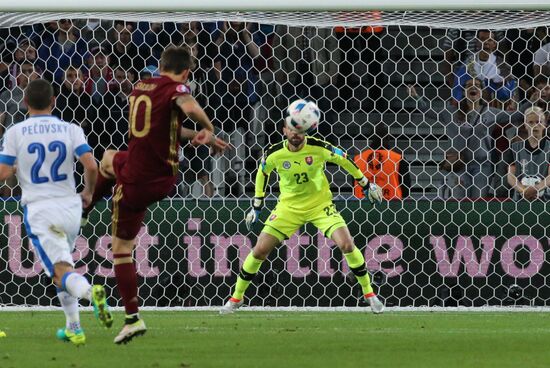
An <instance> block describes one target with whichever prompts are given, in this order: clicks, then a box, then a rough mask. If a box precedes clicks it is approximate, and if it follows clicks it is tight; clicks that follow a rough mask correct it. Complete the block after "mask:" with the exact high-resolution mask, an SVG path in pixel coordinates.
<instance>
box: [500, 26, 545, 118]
mask: <svg viewBox="0 0 550 368" xmlns="http://www.w3.org/2000/svg"><path fill="white" fill-rule="evenodd" d="M541 30H542V31H543V32H544V33H546V29H545V28H543V27H541V28H538V29H533V28H531V29H513V28H512V29H507V30H506V38H505V39H504V41H503V42H501V45H502V47H499V49H500V51H501V52H502V53H503V55H504V57H505V61H506V62H507V63H508V64H509V65H511V66H512V74H513V75H514V77H515V78H516V79H517V80H519V87H521V88H518V92H519V93H518V94H519V99H520V100H523V99H524V98H525V93H526V92H527V91H529V89H530V88H531V87H532V85H533V79H534V77H536V75H535V74H534V71H533V67H534V63H533V59H534V56H535V53H536V52H537V50H538V49H539V48H540V46H541V38H543V37H544V36H542V35H541ZM539 37H541V38H539ZM520 110H521V109H520Z"/></svg>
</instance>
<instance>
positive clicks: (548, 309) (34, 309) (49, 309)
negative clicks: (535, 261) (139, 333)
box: [0, 305, 550, 313]
mask: <svg viewBox="0 0 550 368" xmlns="http://www.w3.org/2000/svg"><path fill="white" fill-rule="evenodd" d="M220 308H221V306H215V307H141V308H140V311H153V312H218V311H219V310H220ZM80 310H81V311H92V310H93V309H92V307H81V309H80ZM111 310H112V311H124V308H122V307H112V308H111ZM52 311H61V307H39V306H1V305H0V313H1V312H52ZM240 312H266V313H269V312H324V313H327V312H370V309H369V308H368V307H246V306H245V307H243V308H242V309H240V310H239V313H240ZM385 312H386V313H388V312H389V313H393V312H397V313H401V312H468V313H471V312H474V313H487V312H492V313H494V312H542V313H550V306H544V307H532V306H506V307H504V306H503V307H500V306H484V307H427V306H426V307H387V308H386V309H385Z"/></svg>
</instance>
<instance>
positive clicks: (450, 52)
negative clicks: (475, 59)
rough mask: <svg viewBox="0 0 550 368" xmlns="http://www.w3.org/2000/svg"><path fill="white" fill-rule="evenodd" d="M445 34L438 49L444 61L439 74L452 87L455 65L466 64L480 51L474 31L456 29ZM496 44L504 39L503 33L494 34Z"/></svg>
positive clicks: (451, 29) (450, 29)
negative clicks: (442, 52)
mask: <svg viewBox="0 0 550 368" xmlns="http://www.w3.org/2000/svg"><path fill="white" fill-rule="evenodd" d="M446 32H447V34H446V36H445V37H443V38H442V39H441V43H440V47H441V49H442V50H443V51H444V52H445V61H444V62H443V63H442V64H441V73H442V74H443V75H444V76H445V80H446V82H447V85H448V86H449V87H452V86H453V81H454V70H455V65H456V63H457V62H458V63H460V64H466V61H467V60H468V59H470V58H471V57H472V56H473V55H475V54H476V53H478V52H479V51H480V50H481V44H480V43H479V42H477V40H476V31H475V30H463V29H458V28H449V29H447V31H446ZM494 34H495V38H496V40H497V41H498V42H500V41H502V40H503V39H504V33H503V32H494Z"/></svg>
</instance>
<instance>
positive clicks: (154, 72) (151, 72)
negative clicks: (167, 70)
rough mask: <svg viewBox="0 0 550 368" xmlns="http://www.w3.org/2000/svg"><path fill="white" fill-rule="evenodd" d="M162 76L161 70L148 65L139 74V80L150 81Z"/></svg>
mask: <svg viewBox="0 0 550 368" xmlns="http://www.w3.org/2000/svg"><path fill="white" fill-rule="evenodd" d="M158 76H160V72H159V68H158V67H156V66H154V65H147V66H146V67H145V68H143V70H142V71H141V72H140V73H139V79H149V78H153V77H158Z"/></svg>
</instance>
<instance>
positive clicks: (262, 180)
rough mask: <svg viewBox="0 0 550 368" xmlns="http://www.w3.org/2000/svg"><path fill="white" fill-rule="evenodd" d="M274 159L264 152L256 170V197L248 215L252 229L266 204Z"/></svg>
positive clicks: (249, 225) (247, 221)
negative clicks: (266, 193)
mask: <svg viewBox="0 0 550 368" xmlns="http://www.w3.org/2000/svg"><path fill="white" fill-rule="evenodd" d="M273 161H274V159H273V156H272V155H269V153H266V154H264V156H263V157H262V160H261V161H260V165H259V166H258V171H256V186H255V188H254V199H253V200H252V209H251V210H250V211H249V212H248V214H247V215H246V227H247V228H248V230H249V231H250V230H251V229H252V225H253V224H254V223H256V221H258V217H259V216H260V212H261V211H262V207H263V206H264V198H265V192H266V189H267V184H268V183H269V174H271V171H273V169H274V168H275V164H274V162H273Z"/></svg>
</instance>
